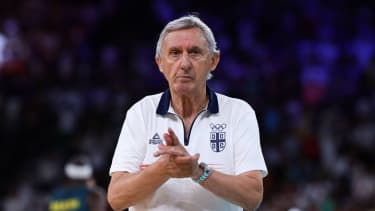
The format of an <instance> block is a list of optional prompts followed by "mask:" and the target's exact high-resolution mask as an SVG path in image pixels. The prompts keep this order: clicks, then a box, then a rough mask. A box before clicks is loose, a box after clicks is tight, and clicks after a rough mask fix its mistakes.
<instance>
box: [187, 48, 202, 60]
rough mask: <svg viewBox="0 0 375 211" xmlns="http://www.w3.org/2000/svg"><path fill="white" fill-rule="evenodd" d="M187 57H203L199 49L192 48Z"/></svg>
mask: <svg viewBox="0 0 375 211" xmlns="http://www.w3.org/2000/svg"><path fill="white" fill-rule="evenodd" d="M189 55H190V56H191V57H193V58H197V57H200V56H202V55H203V51H202V50H201V49H199V48H193V49H191V50H190V51H189Z"/></svg>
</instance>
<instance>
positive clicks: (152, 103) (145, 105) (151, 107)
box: [128, 93, 162, 113]
mask: <svg viewBox="0 0 375 211" xmlns="http://www.w3.org/2000/svg"><path fill="white" fill-rule="evenodd" d="M161 96H162V93H157V94H153V95H147V96H145V97H143V98H142V99H140V100H138V101H137V102H135V103H134V104H133V105H132V106H131V107H130V108H129V109H128V112H137V111H142V113H145V112H147V111H152V112H155V111H156V108H157V106H158V104H159V101H160V98H161Z"/></svg>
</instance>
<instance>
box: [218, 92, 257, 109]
mask: <svg viewBox="0 0 375 211" xmlns="http://www.w3.org/2000/svg"><path fill="white" fill-rule="evenodd" d="M216 96H217V100H218V103H219V108H220V110H231V111H237V112H241V113H243V112H250V113H255V111H254V109H253V107H252V106H251V105H250V104H249V103H248V102H246V101H245V100H243V99H240V98H235V97H229V96H227V95H224V94H220V93H216Z"/></svg>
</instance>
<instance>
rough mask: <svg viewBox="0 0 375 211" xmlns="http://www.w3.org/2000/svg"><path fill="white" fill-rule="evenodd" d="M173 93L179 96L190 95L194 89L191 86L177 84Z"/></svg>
mask: <svg viewBox="0 0 375 211" xmlns="http://www.w3.org/2000/svg"><path fill="white" fill-rule="evenodd" d="M173 91H174V92H176V93H177V94H181V95H185V94H191V93H192V92H193V91H194V87H193V86H192V84H178V85H175V86H174V89H173Z"/></svg>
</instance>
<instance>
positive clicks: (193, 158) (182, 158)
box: [174, 153, 200, 164]
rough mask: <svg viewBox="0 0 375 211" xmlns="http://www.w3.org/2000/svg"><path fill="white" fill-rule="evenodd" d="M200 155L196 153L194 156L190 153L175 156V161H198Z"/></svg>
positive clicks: (179, 162) (180, 162) (181, 162)
mask: <svg viewBox="0 0 375 211" xmlns="http://www.w3.org/2000/svg"><path fill="white" fill-rule="evenodd" d="M199 157H200V155H199V154H198V153H197V154H195V155H194V156H190V155H189V156H187V155H185V156H178V157H175V158H174V161H175V162H176V163H178V164H183V163H191V162H195V163H198V160H199Z"/></svg>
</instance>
